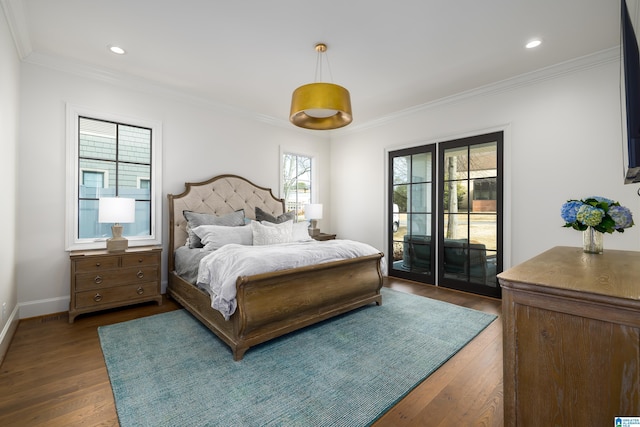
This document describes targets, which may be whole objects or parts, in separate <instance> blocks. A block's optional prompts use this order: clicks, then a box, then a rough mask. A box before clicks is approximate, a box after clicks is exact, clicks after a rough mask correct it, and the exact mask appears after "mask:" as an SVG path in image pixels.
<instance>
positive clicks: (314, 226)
mask: <svg viewBox="0 0 640 427" xmlns="http://www.w3.org/2000/svg"><path fill="white" fill-rule="evenodd" d="M309 222H310V225H309V236H311V237H314V236H317V235H318V234H320V229H319V228H318V220H316V219H312V220H311V221H309Z"/></svg>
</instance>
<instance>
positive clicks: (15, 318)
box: [0, 305, 20, 365]
mask: <svg viewBox="0 0 640 427" xmlns="http://www.w3.org/2000/svg"><path fill="white" fill-rule="evenodd" d="M19 313H20V307H19V306H17V305H16V306H15V307H14V308H13V311H12V312H11V315H10V316H9V318H8V319H7V323H5V325H4V328H2V332H0V365H2V362H3V361H4V356H5V355H6V354H7V351H8V350H9V345H10V344H11V340H12V339H13V336H14V335H15V333H16V329H18V323H19V321H20V315H19Z"/></svg>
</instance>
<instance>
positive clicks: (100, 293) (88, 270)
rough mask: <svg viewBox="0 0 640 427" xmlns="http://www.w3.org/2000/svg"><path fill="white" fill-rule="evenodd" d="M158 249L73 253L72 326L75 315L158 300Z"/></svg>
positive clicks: (159, 277) (160, 300)
mask: <svg viewBox="0 0 640 427" xmlns="http://www.w3.org/2000/svg"><path fill="white" fill-rule="evenodd" d="M161 254H162V248H161V247H159V246H148V247H137V248H129V249H128V250H127V251H125V252H119V253H118V252H116V253H110V252H107V251H106V250H99V251H77V252H71V254H70V255H69V256H70V259H71V301H70V302H69V323H73V321H74V319H75V318H76V316H78V315H79V314H83V313H89V312H93V311H98V310H104V309H107V308H113V307H120V306H124V305H130V304H138V303H141V302H146V301H156V302H157V303H158V304H162V295H161V293H160V279H161V265H162V263H161Z"/></svg>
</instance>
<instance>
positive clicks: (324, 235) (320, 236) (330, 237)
mask: <svg viewBox="0 0 640 427" xmlns="http://www.w3.org/2000/svg"><path fill="white" fill-rule="evenodd" d="M311 237H313V238H314V239H316V240H333V239H335V238H336V235H335V234H327V233H320V234H318V235H317V236H311Z"/></svg>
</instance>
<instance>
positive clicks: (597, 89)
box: [331, 52, 640, 268]
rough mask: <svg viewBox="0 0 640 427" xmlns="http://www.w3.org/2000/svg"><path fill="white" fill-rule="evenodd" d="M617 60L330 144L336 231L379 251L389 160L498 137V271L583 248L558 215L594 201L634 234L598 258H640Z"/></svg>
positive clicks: (539, 78)
mask: <svg viewBox="0 0 640 427" xmlns="http://www.w3.org/2000/svg"><path fill="white" fill-rule="evenodd" d="M618 60H619V59H618V58H617V57H615V55H614V53H612V52H603V53H601V54H599V55H594V56H593V57H590V58H582V59H581V60H580V61H576V62H575V63H573V64H562V65H560V66H558V67H555V68H554V69H548V70H544V71H541V72H538V73H533V74H532V75H530V76H526V78H524V79H517V80H514V81H511V82H503V83H502V84H497V85H494V86H493V87H490V88H489V87H488V88H484V89H483V90H478V91H476V92H475V94H474V96H470V97H469V96H458V97H455V98H452V99H450V100H443V101H442V102H438V103H434V104H433V105H432V106H428V107H425V108H421V109H416V111H414V112H411V113H407V114H404V115H402V116H399V117H398V118H397V119H396V120H391V121H386V122H381V123H379V124H377V125H376V126H368V127H363V128H362V129H356V130H353V131H345V132H344V133H343V134H340V135H337V136H335V137H334V138H333V139H332V148H331V176H332V183H333V184H334V187H333V191H332V203H331V204H332V206H334V207H338V206H339V207H340V208H339V209H337V210H335V209H334V210H333V211H332V216H333V218H332V219H333V224H334V227H335V229H334V230H333V231H334V232H337V233H338V234H339V235H341V236H343V237H345V238H353V239H357V240H362V241H365V242H367V243H370V244H371V245H373V246H375V247H377V248H380V249H383V250H385V249H386V245H385V241H386V231H385V227H384V224H385V212H386V208H385V206H386V205H385V204H386V200H387V197H386V195H387V193H386V187H385V185H386V171H387V169H386V161H387V156H386V151H388V150H393V149H398V148H403V147H407V146H413V145H419V144H424V143H431V142H439V141H447V140H450V139H455V138H457V137H462V136H469V135H472V134H480V133H485V132H488V131H494V130H498V129H504V130H505V147H506V152H505V154H506V157H505V162H506V180H505V187H506V200H505V202H506V203H505V209H506V211H507V212H506V227H505V239H506V242H505V244H506V251H507V253H506V257H505V268H508V267H509V266H510V265H515V264H518V263H520V262H522V261H525V260H526V259H528V258H530V257H532V256H535V255H536V254H538V253H540V252H542V251H544V250H546V249H549V248H551V247H553V246H558V245H563V246H581V244H582V236H581V233H580V232H578V231H575V230H572V229H568V228H563V227H562V225H563V221H562V219H561V218H560V207H561V205H562V203H564V202H565V201H566V200H567V199H572V198H583V197H588V196H591V195H598V196H603V197H608V198H611V199H614V200H618V201H619V202H620V203H621V204H622V205H624V206H627V207H628V208H629V209H631V210H632V212H633V213H635V218H636V224H637V225H636V226H635V227H632V228H631V229H627V231H625V232H624V233H615V234H613V235H609V234H607V235H605V250H606V249H625V250H639V249H640V197H638V195H637V194H636V192H637V191H638V187H639V185H623V179H622V175H623V168H622V148H623V144H622V139H621V138H622V137H621V119H620V104H619V102H620V101H619V63H618ZM338 183H339V184H338ZM356 190H357V191H356ZM354 194H357V197H353V195H354Z"/></svg>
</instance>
